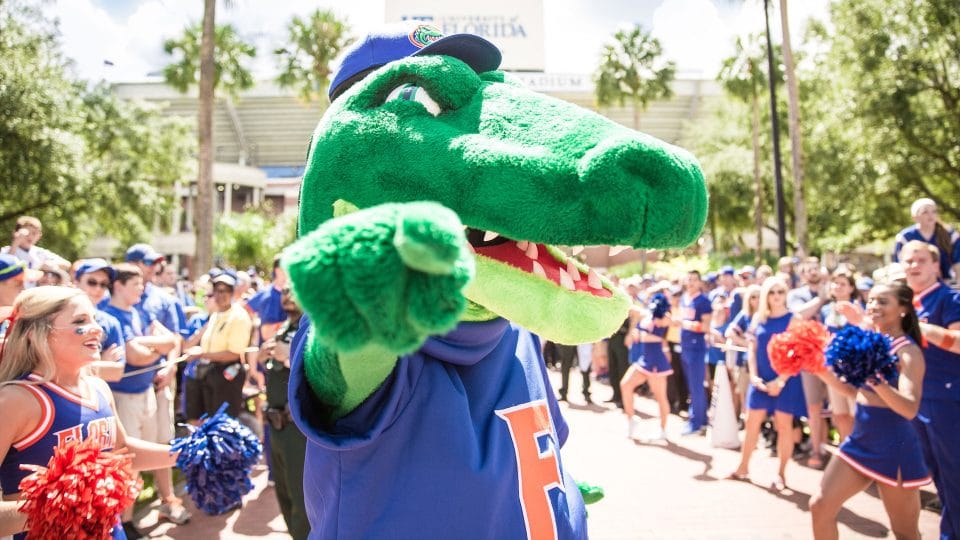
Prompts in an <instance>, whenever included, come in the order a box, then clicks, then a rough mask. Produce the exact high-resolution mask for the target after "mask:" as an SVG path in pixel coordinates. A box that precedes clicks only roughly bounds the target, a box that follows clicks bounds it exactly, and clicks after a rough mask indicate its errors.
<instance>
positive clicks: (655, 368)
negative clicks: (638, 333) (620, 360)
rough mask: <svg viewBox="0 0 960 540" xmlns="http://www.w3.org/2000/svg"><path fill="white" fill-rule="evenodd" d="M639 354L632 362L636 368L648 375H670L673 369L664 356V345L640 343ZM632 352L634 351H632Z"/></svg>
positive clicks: (638, 346)
mask: <svg viewBox="0 0 960 540" xmlns="http://www.w3.org/2000/svg"><path fill="white" fill-rule="evenodd" d="M635 346H636V347H637V348H638V349H639V354H638V355H637V356H636V358H635V359H633V360H632V361H631V363H632V364H633V366H634V367H636V368H637V369H639V370H640V371H642V372H644V373H646V374H648V375H670V374H671V373H673V367H672V366H671V365H670V360H669V359H668V358H667V355H665V354H663V343H662V342H659V341H658V342H655V343H638V344H636V345H635ZM631 350H632V349H631Z"/></svg>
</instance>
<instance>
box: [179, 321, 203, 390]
mask: <svg viewBox="0 0 960 540" xmlns="http://www.w3.org/2000/svg"><path fill="white" fill-rule="evenodd" d="M209 320H210V314H209V313H197V314H196V315H194V316H193V317H190V320H189V321H187V325H186V326H184V327H183V330H181V332H180V333H181V334H183V337H184V339H189V338H190V337H191V336H193V335H194V334H196V333H197V332H199V331H200V329H201V328H203V325H205V324H207V321H209ZM199 361H200V360H199V359H197V360H191V361H189V362H187V366H186V367H185V368H183V376H184V377H190V378H191V379H195V378H197V362H199Z"/></svg>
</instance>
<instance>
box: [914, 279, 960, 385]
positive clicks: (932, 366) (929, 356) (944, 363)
mask: <svg viewBox="0 0 960 540" xmlns="http://www.w3.org/2000/svg"><path fill="white" fill-rule="evenodd" d="M913 307H914V308H915V309H916V310H917V316H918V317H919V318H920V322H926V323H930V324H935V325H937V326H942V327H944V328H946V327H948V326H950V325H951V324H953V323H955V322H957V321H960V291H955V290H953V289H951V288H950V287H948V286H947V285H945V284H944V283H943V282H942V281H938V282H936V283H934V284H933V285H931V286H930V287H927V289H925V290H923V291H920V292H919V293H916V294H914V295H913ZM923 357H924V360H925V362H926V365H927V371H926V374H925V375H924V376H923V400H928V399H947V400H951V401H960V354H956V353H952V352H949V351H945V350H943V349H941V348H940V347H937V346H936V345H934V344H933V343H928V344H927V346H926V347H925V348H924V349H923Z"/></svg>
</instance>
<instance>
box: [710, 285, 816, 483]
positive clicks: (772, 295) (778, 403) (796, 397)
mask: <svg viewBox="0 0 960 540" xmlns="http://www.w3.org/2000/svg"><path fill="white" fill-rule="evenodd" d="M790 319H791V313H790V310H788V309H787V283H786V281H784V280H783V279H782V278H780V277H771V278H767V279H766V281H764V282H763V285H762V286H761V287H760V305H759V307H758V308H757V313H756V314H754V316H753V320H752V321H751V323H750V327H749V329H748V330H747V340H748V343H749V346H748V347H747V349H748V351H749V352H748V353H747V365H748V367H749V369H750V388H749V389H748V390H747V421H746V426H745V432H744V437H743V446H742V448H741V453H740V465H739V466H738V467H737V470H736V471H734V472H732V473H730V475H729V476H728V478H729V479H731V480H747V479H749V471H750V456H751V455H752V454H753V451H754V450H755V449H756V447H757V440H758V439H759V438H760V427H761V425H762V424H763V421H764V419H766V417H767V416H768V415H771V416H773V423H774V426H775V428H776V430H777V455H778V457H779V458H780V468H779V471H778V474H777V476H776V478H775V479H774V480H773V482H772V486H773V488H774V489H776V490H777V491H780V490H783V489H785V488H786V481H785V472H786V469H787V462H788V461H790V456H792V455H793V418H794V417H795V416H802V415H804V414H806V409H807V406H806V401H805V400H804V398H803V385H802V384H801V383H800V377H790V376H785V375H777V372H775V371H774V370H773V367H772V366H771V365H770V359H769V358H768V357H767V345H768V344H769V343H770V339H771V338H772V337H773V336H774V335H776V334H779V333H781V332H784V331H786V329H787V326H789V324H790Z"/></svg>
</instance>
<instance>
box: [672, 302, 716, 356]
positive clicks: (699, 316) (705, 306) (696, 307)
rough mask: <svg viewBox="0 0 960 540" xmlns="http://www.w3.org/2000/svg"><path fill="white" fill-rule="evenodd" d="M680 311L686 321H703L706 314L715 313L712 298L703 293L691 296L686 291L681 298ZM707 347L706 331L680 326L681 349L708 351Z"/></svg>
mask: <svg viewBox="0 0 960 540" xmlns="http://www.w3.org/2000/svg"><path fill="white" fill-rule="evenodd" d="M680 312H681V314H682V315H683V320H685V321H697V322H701V321H702V320H703V316H704V315H706V314H707V313H713V306H711V305H710V300H709V299H708V298H707V297H706V296H704V295H702V294H698V295H696V296H694V297H693V298H690V297H689V296H687V294H686V293H684V295H683V297H681V298H680ZM706 349H707V342H706V340H705V339H704V332H697V331H694V330H687V329H686V328H682V327H681V328H680V350H681V351H688V352H689V351H700V352H706Z"/></svg>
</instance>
